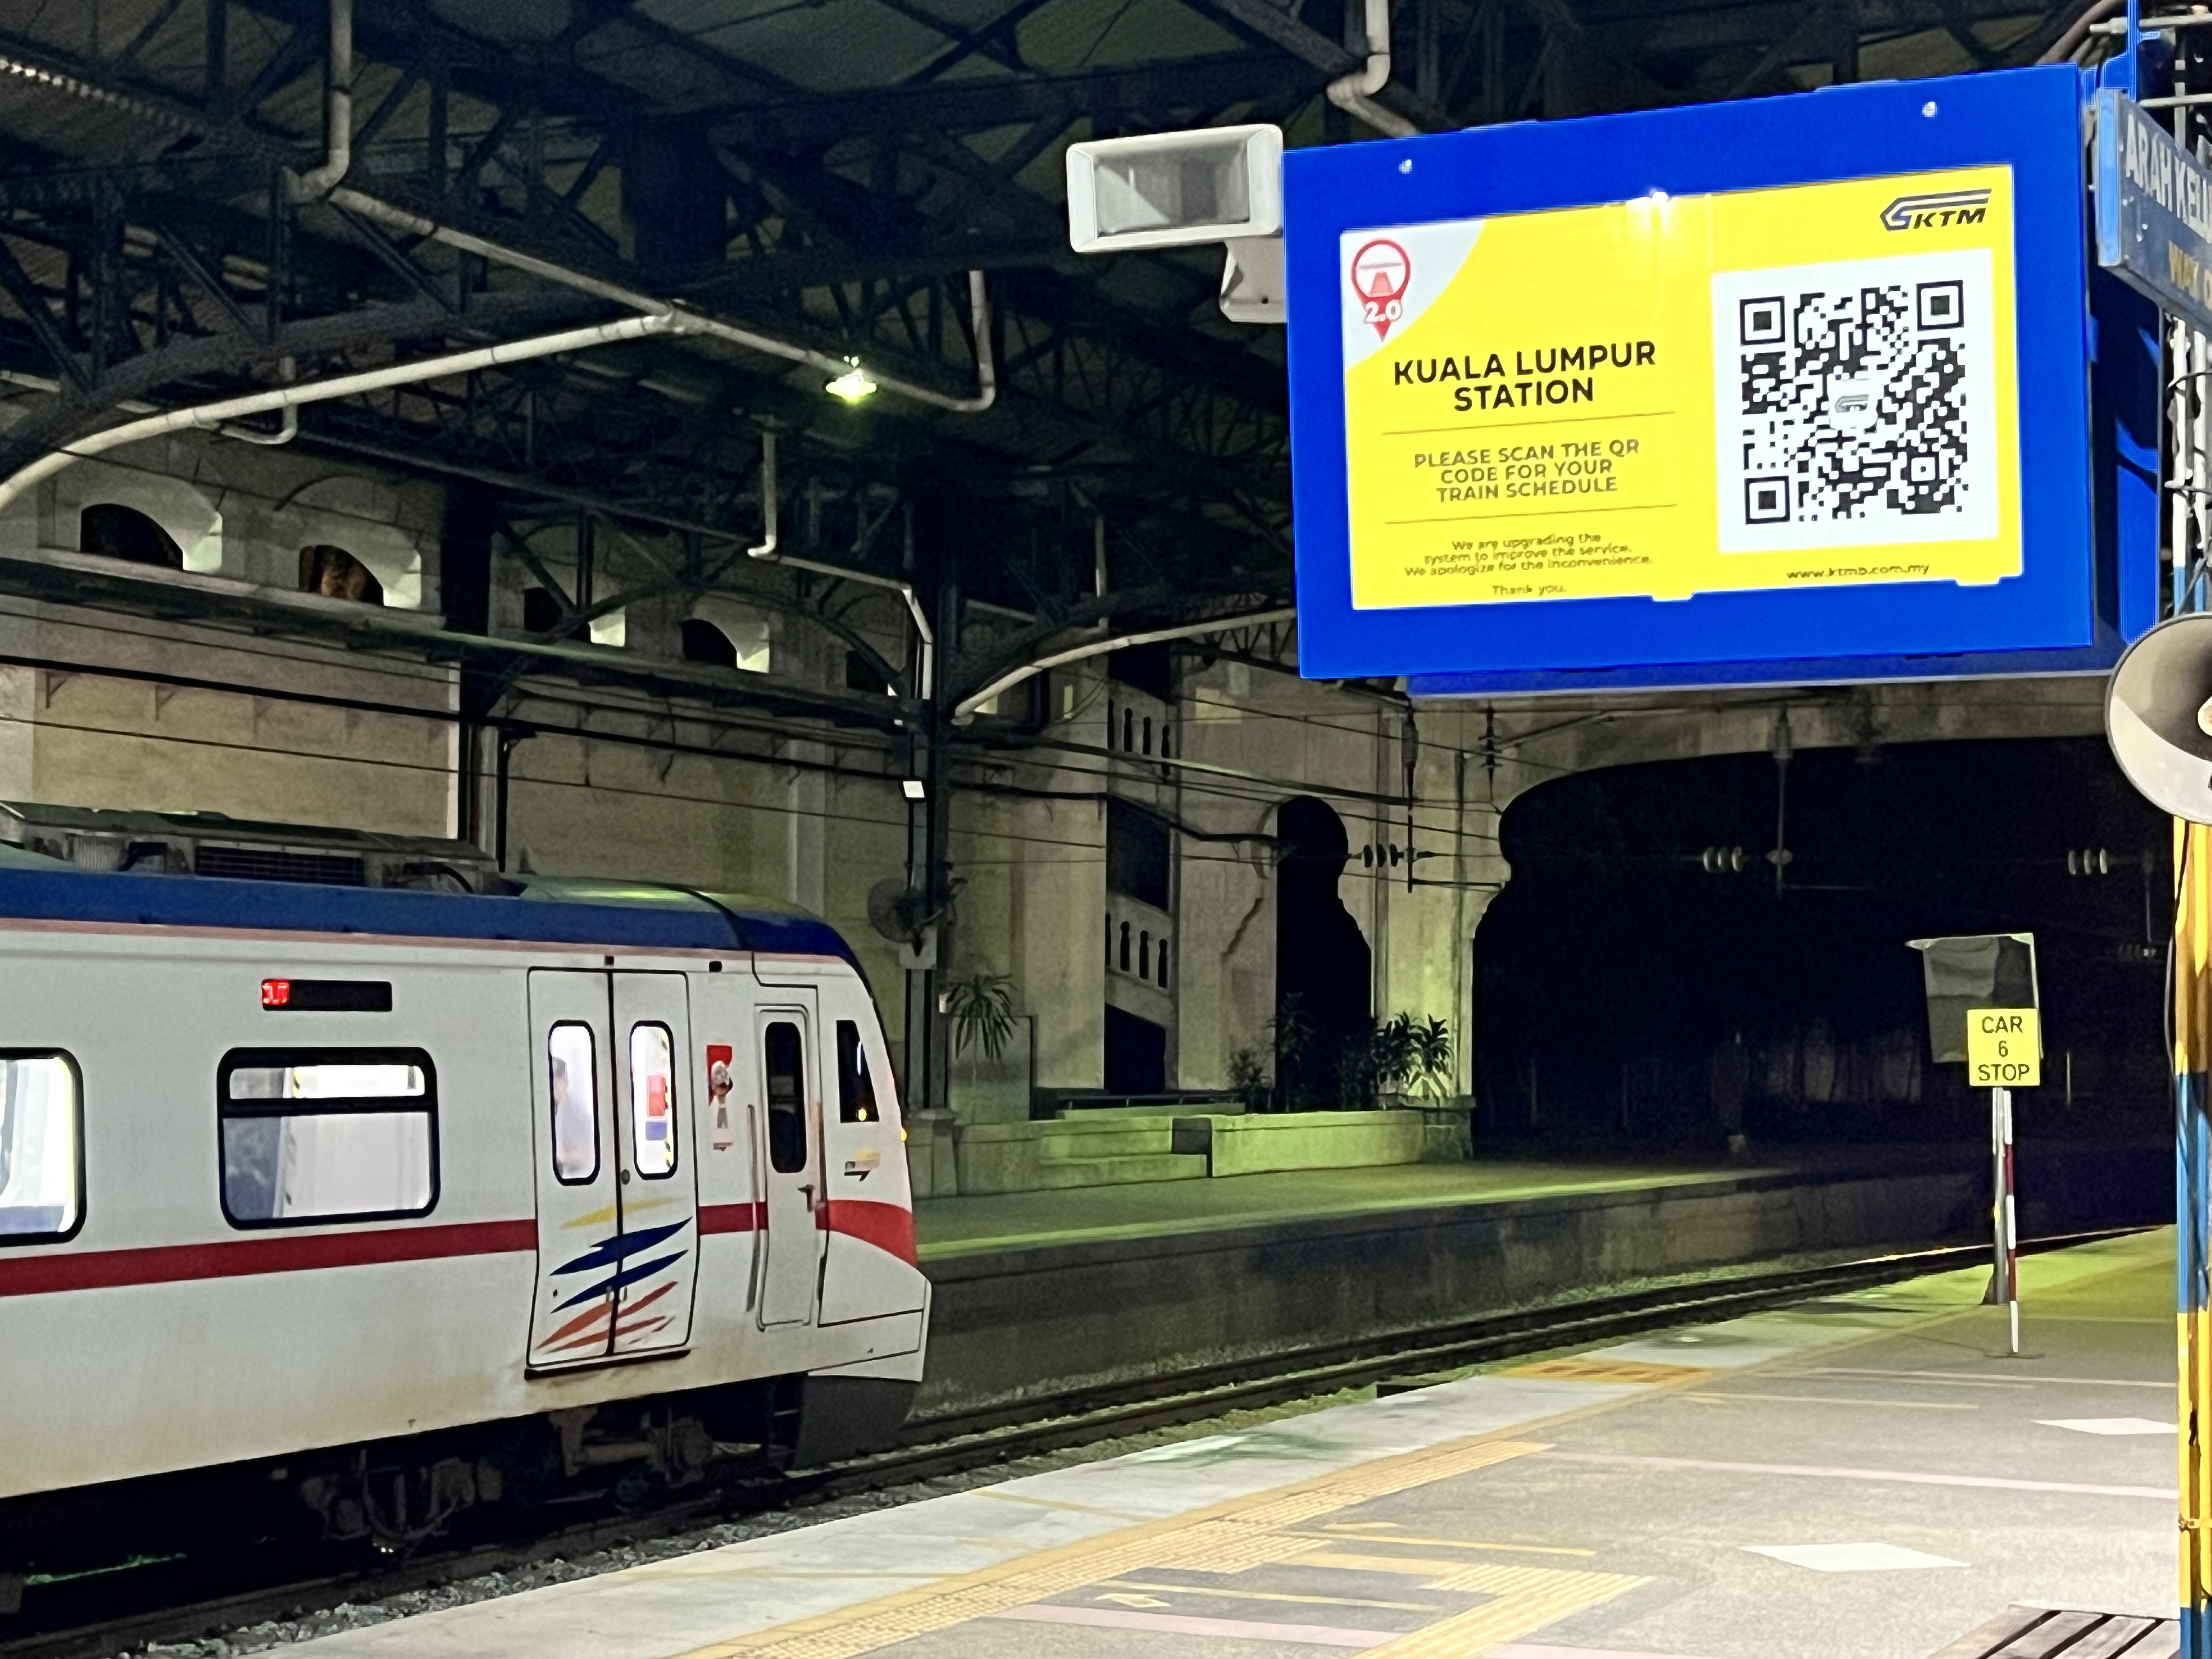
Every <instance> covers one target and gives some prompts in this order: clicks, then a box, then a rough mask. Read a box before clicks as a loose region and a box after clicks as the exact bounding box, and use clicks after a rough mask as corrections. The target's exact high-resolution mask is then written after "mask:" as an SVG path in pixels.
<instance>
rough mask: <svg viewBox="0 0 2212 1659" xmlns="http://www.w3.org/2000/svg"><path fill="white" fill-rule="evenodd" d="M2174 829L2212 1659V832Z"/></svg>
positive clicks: (2186, 1537) (2182, 1335)
mask: <svg viewBox="0 0 2212 1659" xmlns="http://www.w3.org/2000/svg"><path fill="white" fill-rule="evenodd" d="M2173 830H2174V870H2175V878H2174V879H2175V887H2176V889H2177V891H2176V894H2175V898H2176V903H2175V908H2174V921H2173V1070H2174V1079H2173V1119H2174V1199H2175V1222H2176V1226H2175V1230H2174V1231H2175V1235H2176V1240H2175V1242H2176V1260H2175V1268H2176V1273H2175V1277H2176V1279H2177V1285H2176V1291H2177V1295H2176V1297H2175V1304H2176V1309H2177V1312H2178V1315H2179V1317H2178V1318H2177V1321H2176V1337H2177V1343H2176V1346H2177V1358H2178V1359H2179V1383H2180V1397H2179V1401H2178V1402H2177V1405H2178V1407H2179V1422H2180V1425H2181V1447H2180V1450H2181V1468H2180V1476H2181V1480H2180V1489H2181V1515H2180V1522H2181V1535H2180V1545H2181V1562H2180V1565H2181V1640H2180V1644H2179V1653H2180V1655H2181V1656H2182V1659H2212V1533H2209V1532H2208V1527H2212V1423H2208V1421H2207V1417H2208V1410H2212V1326H2208V1314H2207V1311H2206V1304H2207V1302H2208V1299H2212V1297H2208V1291H2212V1284H2208V1278H2207V1273H2208V1258H2212V1248H2209V1247H2208V1237H2207V1236H2208V1232H2212V1132H2208V1124H2209V1123H2212V1119H2208V1116H2207V1081H2208V1080H2207V1077H2206V1070H2207V1066H2208V1064H2209V1063H2212V829H2208V828H2207V827H2206V826H2205V825H2203V824H2201V823H2184V822H2181V821H2180V820H2179V819H2177V820H2176V821H2175V823H2174V826H2173Z"/></svg>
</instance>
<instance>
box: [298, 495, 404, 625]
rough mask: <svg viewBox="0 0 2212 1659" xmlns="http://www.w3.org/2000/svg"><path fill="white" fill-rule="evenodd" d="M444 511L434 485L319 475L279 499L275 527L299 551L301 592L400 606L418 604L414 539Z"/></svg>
mask: <svg viewBox="0 0 2212 1659" xmlns="http://www.w3.org/2000/svg"><path fill="white" fill-rule="evenodd" d="M410 491H411V493H410ZM440 512H441V507H440V505H439V498H438V497H437V495H436V493H435V491H430V492H427V493H425V492H422V491H420V490H412V489H411V487H410V489H401V488H398V487H395V486H393V485H392V484H389V483H385V482H384V481H382V480H381V479H378V478H373V477H365V476H363V475H361V474H358V473H334V474H331V475H329V476H326V477H320V478H317V479H315V480H313V482H312V483H307V484H303V485H301V487H300V488H299V489H295V490H294V491H293V492H292V493H291V494H290V495H287V496H286V497H285V498H284V499H283V501H281V502H280V503H279V504H278V513H279V523H280V533H282V532H285V531H289V532H290V533H291V535H292V536H293V537H294V538H296V539H295V545H296V546H297V547H298V548H299V550H300V587H301V591H302V592H308V593H317V594H320V595H321V596H322V597H323V598H325V599H351V600H353V601H354V602H355V603H356V604H360V605H388V606H391V607H392V608H394V609H397V610H402V611H419V610H421V609H422V606H423V602H424V599H425V592H424V581H423V568H422V550H421V548H420V547H419V546H418V545H417V538H418V537H422V538H435V533H436V532H435V528H434V526H435V525H436V524H437V523H438V522H439V514H440ZM331 554H342V555H343V561H350V565H349V564H348V563H347V562H343V561H341V560H339V559H334V558H332V557H331ZM353 567H358V570H359V574H355V570H354V568H353ZM364 578H365V579H366V580H363V579H364Z"/></svg>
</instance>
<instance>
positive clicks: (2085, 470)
mask: <svg viewBox="0 0 2212 1659" xmlns="http://www.w3.org/2000/svg"><path fill="white" fill-rule="evenodd" d="M2083 101H2084V91H2083V82H2082V80H2081V75H2080V73H2079V72H2078V71H2076V70H2074V69H2072V68H2070V67H2068V66H2063V65H2054V66H2051V67H2048V68H2038V69H2031V70H2009V71H2003V72H1997V73H1990V74H1984V75H1975V76H1960V77H1957V78H1954V79H1945V80H1931V81H1916V82H1909V83H1899V82H1889V83H1886V84H1872V85H1866V86H1856V87H1844V88H1829V89H1823V90H1821V91H1819V92H1815V93H1808V94H1803V95H1801V96H1796V97H1784V98H1769V99H1759V100H1749V101H1745V102H1739V103H1729V104H1714V105H1705V106H1691V107H1684V108H1674V109H1667V110H1656V111H1648V112H1639V113H1636V114H1632V115H1622V116H1607V117H1599V118H1591V119H1587V120H1577V121H1559V122H1522V123H1517V124H1511V125H1504V126H1497V127H1486V128H1476V129H1473V130H1470V131H1462V132H1454V133H1447V134H1440V135H1436V136H1432V137H1419V138H1413V139H1404V140H1388V141H1381V142H1376V143H1362V144H1350V145H1335V146H1328V147H1324V148H1317V149H1296V150H1293V151H1291V152H1290V153H1289V154H1287V155H1285V157H1284V190H1285V201H1284V224H1285V256H1286V276H1287V281H1288V286H1289V306H1288V311H1289V319H1290V320H1289V330H1290V368H1291V427H1292V460H1293V465H1292V472H1293V487H1294V490H1295V497H1296V512H1297V573H1298V610H1299V658H1300V664H1301V667H1302V669H1303V671H1304V672H1305V673H1307V674H1309V675H1311V676H1314V677H1316V678H1344V677H1355V676H1370V675H1406V676H1408V677H1410V680H1411V685H1412V689H1413V691H1414V692H1415V693H1416V694H1417V695H1419V694H1424V693H1429V694H1439V695H1441V694H1468V693H1476V694H1481V693H1489V692H1500V691H1528V690H1587V689H1591V688H1602V687H1619V688H1622V689H1632V688H1641V687H1677V686H1695V685H1722V684H1757V683H1775V682H1785V683H1796V684H1806V683H1814V682H1821V681H1827V682H1837V681H1856V680H1875V679H1884V678H1933V677H1938V676H1942V675H1950V674H1976V675H1986V674H2006V673H2052V672H2066V671H2099V670H2102V669H2104V668H2106V667H2109V666H2110V665H2111V664H2112V662H2113V661H2114V660H2115V659H2117V657H2118V653H2119V651H2120V649H2121V647H2123V646H2124V643H2125V642H2126V641H2127V640H2128V639H2130V638H2132V637H2133V636H2134V635H2136V634H2138V633H2140V632H2142V630H2143V629H2146V628H2148V626H2149V624H2150V623H2151V622H2152V620H2153V619H2154V612H2155V598H2154V595H2155V587H2156V582H2157V574H2158V573H2157V553H2156V549H2157V541H2156V520H2157V499H2158V498H2157V429H2158V428H2157V422H2158V409H2159V396H2160V394H2159V386H2158V376H2159V369H2158V322H2157V313H2156V312H2155V310H2154V307H2151V306H2149V305H2148V304H2146V303H2145V302H2144V301H2142V299H2141V298H2140V297H2139V296H2138V295H2136V294H2134V293H2131V292H2130V291H2128V290H2127V289H2124V288H2123V287H2121V286H2120V285H2119V284H2118V283H2114V282H2112V281H2110V280H2108V279H2106V278H2104V277H2102V276H2096V275H2095V273H2094V272H2093V268H2092V265H2091V263H2090V260H2089V203H2088V193H2087V187H2086V181H2085V179H2084V176H2083V175H2084V170H2083V167H2082V166H2081V128H2082V117H2083ZM2093 277H2094V280H2093ZM2123 550H2126V556H2124V557H2123V556H2122V555H2123Z"/></svg>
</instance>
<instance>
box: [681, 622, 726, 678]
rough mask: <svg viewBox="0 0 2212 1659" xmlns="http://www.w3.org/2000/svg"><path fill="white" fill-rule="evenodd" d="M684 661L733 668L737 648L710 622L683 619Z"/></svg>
mask: <svg viewBox="0 0 2212 1659" xmlns="http://www.w3.org/2000/svg"><path fill="white" fill-rule="evenodd" d="M684 661H686V662H703V663H710V664H712V665H714V666H715V667H716V668H735V667H736V666H737V665H738V647H735V646H734V645H732V644H731V643H730V636H729V635H726V634H725V633H724V632H722V630H721V629H719V628H717V627H715V626H714V623H710V622H702V621H701V620H700V619H699V618H698V617H685V618H684Z"/></svg>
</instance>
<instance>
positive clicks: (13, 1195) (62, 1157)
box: [0, 1054, 84, 1245]
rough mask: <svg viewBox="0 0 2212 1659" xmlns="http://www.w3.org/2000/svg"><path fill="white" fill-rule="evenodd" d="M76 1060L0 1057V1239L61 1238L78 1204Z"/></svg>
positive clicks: (68, 1230)
mask: <svg viewBox="0 0 2212 1659" xmlns="http://www.w3.org/2000/svg"><path fill="white" fill-rule="evenodd" d="M77 1094H78V1091H77V1074H76V1061H75V1060H71V1059H70V1057H69V1056H68V1055H67V1054H6V1055H0V1245H9V1244H30V1243H40V1242H41V1241H47V1240H52V1239H58V1238H65V1237H68V1236H69V1235H70V1233H73V1232H75V1231H76V1224H77V1218H78V1217H79V1216H80V1215H81V1214H82V1212H83V1208H84V1181H83V1176H84V1169H83V1154H82V1139H81V1125H80V1123H79V1121H78V1112H77Z"/></svg>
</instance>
